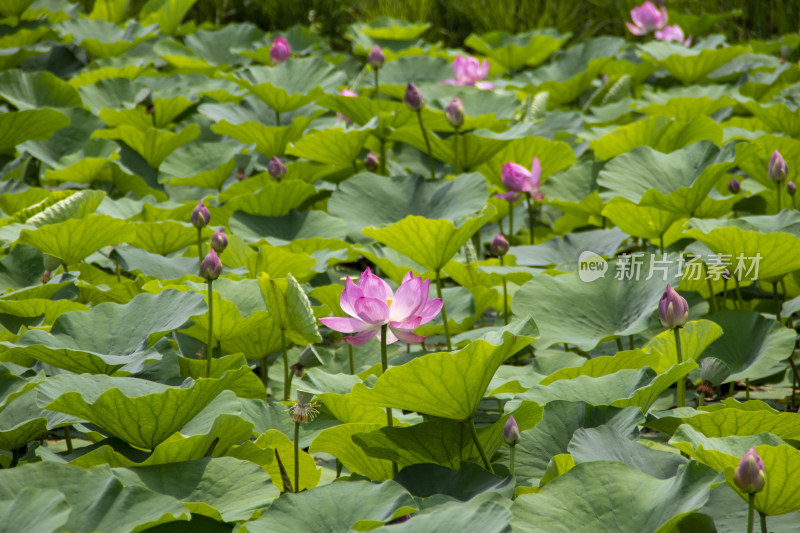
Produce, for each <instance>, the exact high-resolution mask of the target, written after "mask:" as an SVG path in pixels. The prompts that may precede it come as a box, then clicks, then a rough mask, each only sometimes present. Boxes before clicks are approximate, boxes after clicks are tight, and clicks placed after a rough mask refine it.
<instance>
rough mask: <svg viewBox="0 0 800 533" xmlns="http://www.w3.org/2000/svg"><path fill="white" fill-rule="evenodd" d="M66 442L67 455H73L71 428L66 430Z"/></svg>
mask: <svg viewBox="0 0 800 533" xmlns="http://www.w3.org/2000/svg"><path fill="white" fill-rule="evenodd" d="M64 440H66V441H67V453H72V452H73V448H72V435H70V431H69V426H67V427H65V428H64Z"/></svg>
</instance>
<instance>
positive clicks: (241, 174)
mask: <svg viewBox="0 0 800 533" xmlns="http://www.w3.org/2000/svg"><path fill="white" fill-rule="evenodd" d="M236 179H237V180H239V181H244V180H246V179H247V171H246V170H245V169H243V168H241V167H240V168H237V169H236Z"/></svg>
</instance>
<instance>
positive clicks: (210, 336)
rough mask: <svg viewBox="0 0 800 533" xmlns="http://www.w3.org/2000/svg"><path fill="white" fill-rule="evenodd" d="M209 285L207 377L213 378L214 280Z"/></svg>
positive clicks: (208, 282)
mask: <svg viewBox="0 0 800 533" xmlns="http://www.w3.org/2000/svg"><path fill="white" fill-rule="evenodd" d="M206 283H207V284H208V344H207V345H206V377H207V378H210V377H211V359H212V358H213V357H214V289H213V283H214V281H213V280H210V279H209V280H207V281H206Z"/></svg>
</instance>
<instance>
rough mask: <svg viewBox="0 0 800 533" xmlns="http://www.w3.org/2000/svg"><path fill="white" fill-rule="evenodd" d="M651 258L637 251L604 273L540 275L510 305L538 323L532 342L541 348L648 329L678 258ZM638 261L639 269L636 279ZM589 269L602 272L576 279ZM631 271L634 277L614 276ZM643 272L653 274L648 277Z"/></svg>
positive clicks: (586, 343)
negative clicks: (536, 337) (668, 259)
mask: <svg viewBox="0 0 800 533" xmlns="http://www.w3.org/2000/svg"><path fill="white" fill-rule="evenodd" d="M654 257H655V256H650V255H640V256H631V257H630V258H628V259H622V258H620V259H616V260H614V261H609V262H608V263H607V269H606V270H605V271H604V272H603V273H601V272H599V271H597V272H594V271H593V272H588V271H581V272H580V273H578V272H571V273H568V274H563V275H559V276H549V275H546V274H540V275H538V276H536V277H534V278H533V279H532V280H530V281H529V282H527V283H526V284H524V285H523V286H522V287H520V288H519V290H518V291H517V292H516V293H515V294H514V300H513V302H512V307H511V310H512V312H513V313H514V314H515V315H518V316H520V315H522V316H524V315H527V314H530V315H531V317H533V319H534V321H535V322H536V324H537V326H539V331H540V334H541V335H540V339H539V341H537V344H538V345H539V346H541V347H548V346H551V345H553V344H556V343H559V342H567V343H569V344H574V345H577V346H578V347H579V348H581V349H582V350H591V349H592V348H594V347H595V346H597V344H599V343H600V342H601V341H603V340H605V339H607V338H609V337H613V336H615V335H619V336H622V335H633V334H636V333H639V332H640V331H644V330H645V329H647V322H648V319H649V317H650V315H651V314H652V313H653V312H654V311H655V310H656V307H657V305H658V300H659V299H660V298H661V295H662V294H663V293H664V289H665V288H666V286H667V284H670V285H673V286H675V285H676V284H677V281H678V277H677V262H676V261H674V260H670V261H669V262H668V263H663V264H658V263H657V261H660V259H659V260H655V259H654ZM626 261H627V262H626ZM637 265H638V268H640V269H641V270H640V271H639V276H638V279H635V278H636V268H637ZM651 267H652V271H651ZM589 274H592V275H594V274H602V276H601V277H599V278H596V279H594V280H593V281H582V280H581V276H588V275H589ZM620 274H623V275H624V276H620ZM630 275H632V276H633V277H634V279H617V277H618V276H620V277H625V278H627V277H628V276H630ZM648 276H652V277H650V279H647V278H648ZM586 279H587V280H588V279H589V278H588V277H587V278H586Z"/></svg>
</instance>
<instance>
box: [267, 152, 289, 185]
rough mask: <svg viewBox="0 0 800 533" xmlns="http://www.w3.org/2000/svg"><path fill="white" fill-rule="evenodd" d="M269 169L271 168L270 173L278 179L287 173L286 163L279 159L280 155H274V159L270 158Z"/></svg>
mask: <svg viewBox="0 0 800 533" xmlns="http://www.w3.org/2000/svg"><path fill="white" fill-rule="evenodd" d="M267 170H269V175H270V176H272V177H273V178H275V179H276V180H279V179H281V178H282V177H284V176H285V175H286V165H284V164H283V161H281V160H280V159H278V156H272V159H270V160H269V164H268V165H267Z"/></svg>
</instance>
